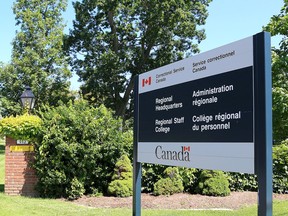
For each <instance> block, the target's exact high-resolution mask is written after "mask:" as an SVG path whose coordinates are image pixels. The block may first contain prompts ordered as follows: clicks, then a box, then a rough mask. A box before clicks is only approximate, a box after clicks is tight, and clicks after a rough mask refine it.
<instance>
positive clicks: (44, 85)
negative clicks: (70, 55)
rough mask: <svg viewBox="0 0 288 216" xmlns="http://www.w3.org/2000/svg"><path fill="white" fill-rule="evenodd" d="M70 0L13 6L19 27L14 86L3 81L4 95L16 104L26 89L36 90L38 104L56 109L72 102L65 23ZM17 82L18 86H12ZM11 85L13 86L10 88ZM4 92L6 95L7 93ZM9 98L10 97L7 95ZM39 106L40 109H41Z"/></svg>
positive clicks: (20, 1) (23, 1)
mask: <svg viewBox="0 0 288 216" xmlns="http://www.w3.org/2000/svg"><path fill="white" fill-rule="evenodd" d="M66 6H67V0H46V1H41V0H31V1H27V0H17V1H16V2H15V3H14V5H13V12H14V14H15V19H16V25H17V26H19V28H18V31H17V33H16V37H15V39H14V41H13V51H12V66H11V67H12V68H9V67H10V66H9V67H8V68H5V70H4V71H3V73H4V74H2V75H3V76H7V74H5V73H7V72H6V71H7V70H9V71H10V75H11V76H12V78H7V77H6V78H7V79H10V81H11V82H8V83H5V82H3V80H1V89H0V90H1V95H4V96H5V97H6V96H8V95H7V94H6V93H5V91H6V88H8V89H9V91H10V90H11V92H12V94H13V95H9V96H11V97H10V98H8V100H12V101H16V100H17V99H18V100H19V98H15V97H16V96H17V97H18V96H19V94H21V91H22V90H23V89H24V87H25V85H29V86H31V88H32V91H33V93H34V95H35V96H36V98H37V101H38V102H37V104H38V105H40V104H42V103H45V104H49V105H55V104H57V103H58V101H59V100H62V101H65V102H66V101H68V100H69V96H68V95H69V86H70V82H69V81H68V79H69V78H70V77H71V72H70V71H69V70H68V64H67V59H66V57H65V55H64V52H63V35H64V33H63V29H64V25H63V19H62V15H61V14H62V12H63V11H64V10H65V9H66ZM12 80H14V81H15V82H12ZM8 85H10V86H8ZM3 91H4V92H3ZM5 94H6V95H5ZM37 104H36V105H37Z"/></svg>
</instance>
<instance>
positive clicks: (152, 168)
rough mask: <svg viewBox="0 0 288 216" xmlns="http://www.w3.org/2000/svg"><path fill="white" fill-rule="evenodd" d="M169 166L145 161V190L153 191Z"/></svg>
mask: <svg viewBox="0 0 288 216" xmlns="http://www.w3.org/2000/svg"><path fill="white" fill-rule="evenodd" d="M166 168H167V166H163V165H158V164H149V163H144V164H143V165H142V188H143V192H148V193H151V192H153V190H154V185H155V183H156V182H157V181H158V180H159V179H161V177H162V175H163V173H164V170H165V169H166Z"/></svg>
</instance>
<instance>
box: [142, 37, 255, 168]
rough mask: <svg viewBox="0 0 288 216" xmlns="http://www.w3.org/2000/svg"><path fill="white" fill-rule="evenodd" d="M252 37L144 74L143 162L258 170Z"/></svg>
mask: <svg viewBox="0 0 288 216" xmlns="http://www.w3.org/2000/svg"><path fill="white" fill-rule="evenodd" d="M253 74H254V73H253V37H249V38H246V39H243V40H240V41H237V42H234V43H231V44H228V45H225V46H222V47H220V48H217V49H213V50H211V51H208V52H205V53H202V54H199V55H196V56H193V57H191V58H187V59H184V60H181V61H178V62H175V63H172V64H169V65H166V66H164V67H161V68H158V69H155V70H152V71H149V72H147V73H144V74H141V75H139V86H138V91H139V104H138V109H139V110H138V112H139V119H138V124H139V137H138V162H145V163H156V164H164V165H171V166H184V167H194V168H202V169H213V170H224V171H233V172H245V173H254V172H255V168H254V127H253V125H254V96H253V93H254V92H253V89H254V85H253V82H254V79H253V76H254V75H253Z"/></svg>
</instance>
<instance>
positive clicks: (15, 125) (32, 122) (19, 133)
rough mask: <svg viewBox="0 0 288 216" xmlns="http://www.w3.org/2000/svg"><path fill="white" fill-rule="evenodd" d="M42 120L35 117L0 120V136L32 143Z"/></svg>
mask: <svg viewBox="0 0 288 216" xmlns="http://www.w3.org/2000/svg"><path fill="white" fill-rule="evenodd" d="M41 124H42V120H41V119H40V118H39V117H38V116H35V115H29V114H24V115H21V116H16V117H14V116H10V117H6V118H3V119H1V120H0V135H1V136H9V137H11V138H13V139H19V140H28V141H33V140H34V139H35V137H36V136H37V135H38V134H39V132H40V128H41Z"/></svg>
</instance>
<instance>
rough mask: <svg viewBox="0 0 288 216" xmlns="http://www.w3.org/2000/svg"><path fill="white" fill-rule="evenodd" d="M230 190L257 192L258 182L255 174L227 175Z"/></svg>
mask: <svg viewBox="0 0 288 216" xmlns="http://www.w3.org/2000/svg"><path fill="white" fill-rule="evenodd" d="M227 175H228V181H229V185H230V186H229V188H230V190H231V191H257V190H258V182H257V177H256V175H254V174H247V173H236V172H233V173H232V172H230V173H227Z"/></svg>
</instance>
